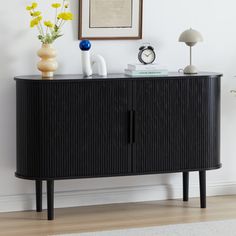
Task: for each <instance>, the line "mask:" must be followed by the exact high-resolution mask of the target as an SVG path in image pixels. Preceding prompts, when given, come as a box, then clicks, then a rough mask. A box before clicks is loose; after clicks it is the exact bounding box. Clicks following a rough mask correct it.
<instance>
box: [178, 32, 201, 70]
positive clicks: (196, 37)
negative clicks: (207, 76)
mask: <svg viewBox="0 0 236 236" xmlns="http://www.w3.org/2000/svg"><path fill="white" fill-rule="evenodd" d="M201 41H203V37H202V35H201V34H200V33H199V32H198V31H197V30H194V29H191V28H190V29H188V30H185V31H184V32H183V33H182V34H181V35H180V37H179V42H183V43H186V44H187V45H188V46H189V47H190V65H189V66H187V67H186V68H185V69H184V74H197V73H198V71H197V68H196V67H195V66H194V65H192V47H193V46H194V45H195V44H196V43H197V42H201Z"/></svg>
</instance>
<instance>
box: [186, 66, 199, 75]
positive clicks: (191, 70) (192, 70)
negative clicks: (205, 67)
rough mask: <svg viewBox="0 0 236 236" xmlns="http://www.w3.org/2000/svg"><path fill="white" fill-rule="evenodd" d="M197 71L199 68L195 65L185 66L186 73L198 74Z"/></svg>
mask: <svg viewBox="0 0 236 236" xmlns="http://www.w3.org/2000/svg"><path fill="white" fill-rule="evenodd" d="M197 73H198V70H197V68H196V67H195V66H193V65H189V66H187V67H185V69H184V74H197Z"/></svg>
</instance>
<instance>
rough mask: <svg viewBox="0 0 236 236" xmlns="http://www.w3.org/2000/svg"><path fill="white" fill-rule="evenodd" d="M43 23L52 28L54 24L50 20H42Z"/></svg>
mask: <svg viewBox="0 0 236 236" xmlns="http://www.w3.org/2000/svg"><path fill="white" fill-rule="evenodd" d="M44 25H45V26H47V27H49V28H52V27H53V26H54V24H53V23H52V22H51V21H44Z"/></svg>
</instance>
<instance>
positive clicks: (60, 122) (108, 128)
mask: <svg viewBox="0 0 236 236" xmlns="http://www.w3.org/2000/svg"><path fill="white" fill-rule="evenodd" d="M131 87H132V83H131V82H130V81H124V80H121V81H119V80H116V81H91V82H90V81H89V80H87V81H74V82H73V81H70V82H63V81H52V82H50V81H45V82H44V81H32V82H30V81H17V116H18V117H17V139H18V142H17V156H18V159H17V160H18V162H17V173H16V174H17V175H18V176H21V177H27V178H30V177H32V178H39V179H48V178H81V177H100V176H116V175H124V174H129V173H130V171H131V166H132V164H131V147H130V145H129V143H128V119H127V112H128V110H129V109H130V108H131V101H132V99H130V98H129V96H131V93H130V89H131Z"/></svg>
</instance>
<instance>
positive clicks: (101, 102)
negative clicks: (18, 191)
mask: <svg viewBox="0 0 236 236" xmlns="http://www.w3.org/2000/svg"><path fill="white" fill-rule="evenodd" d="M15 80H16V103H17V107H16V109H17V118H16V120H17V168H16V176H17V177H19V178H23V179H29V180H34V181H35V183H36V203H37V204H36V205H37V211H38V212H40V211H42V182H43V181H46V182H47V200H48V219H49V220H52V219H54V203H53V202H54V180H61V179H77V178H96V177H113V176H129V175H147V174H161V173H175V172H182V173H183V199H184V201H188V185H189V172H191V171H199V176H200V196H201V197H200V199H201V201H200V202H201V207H202V208H205V207H206V170H211V169H217V168H220V167H221V163H220V90H221V89H220V80H221V74H216V73H200V74H197V75H183V74H180V73H170V74H169V75H168V76H166V77H156V78H154V77H148V78H147V77H146V78H141V77H140V78H139V77H137V78H131V77H127V76H124V75H122V74H111V75H108V77H107V78H103V77H96V76H94V77H91V78H83V76H81V75H63V76H62V75H58V76H55V77H54V79H53V80H42V79H41V78H40V77H39V76H19V77H16V78H15Z"/></svg>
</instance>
